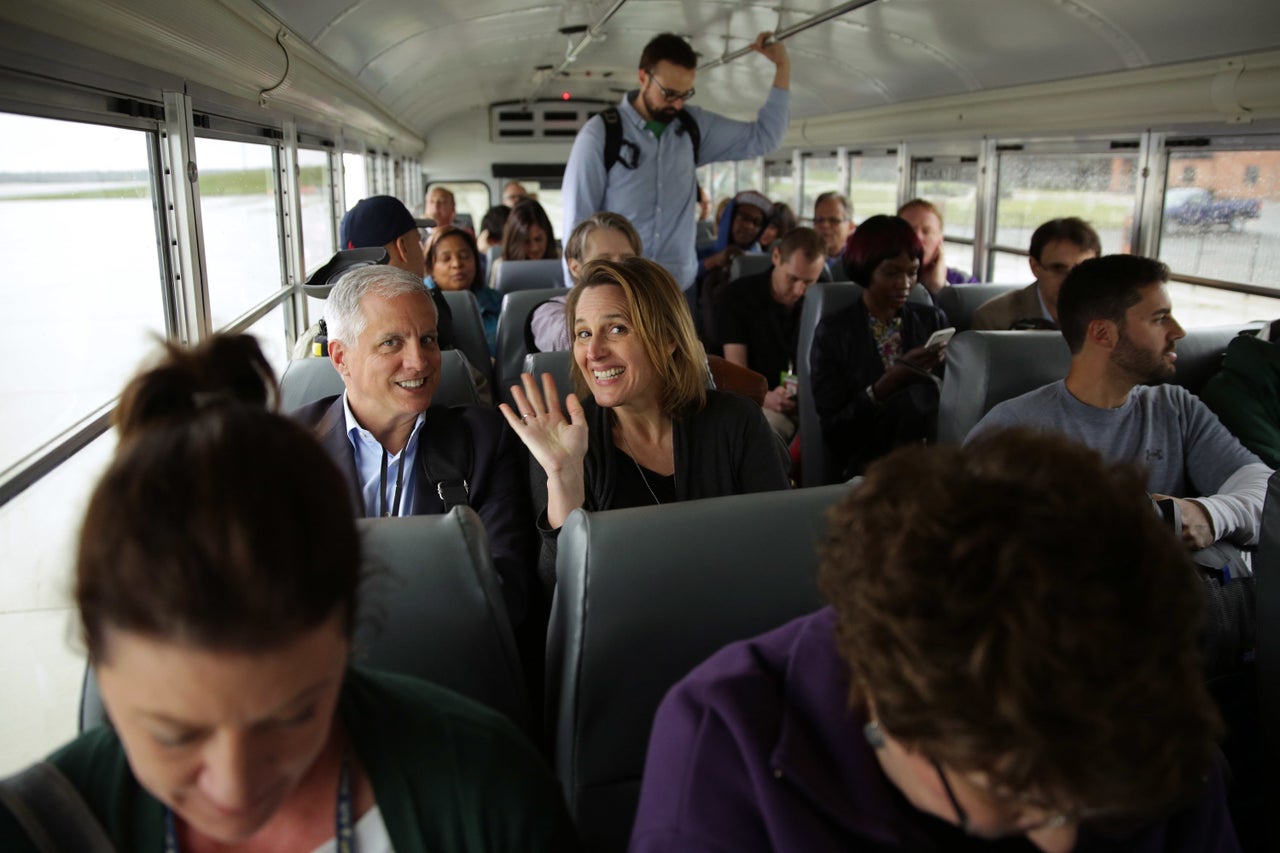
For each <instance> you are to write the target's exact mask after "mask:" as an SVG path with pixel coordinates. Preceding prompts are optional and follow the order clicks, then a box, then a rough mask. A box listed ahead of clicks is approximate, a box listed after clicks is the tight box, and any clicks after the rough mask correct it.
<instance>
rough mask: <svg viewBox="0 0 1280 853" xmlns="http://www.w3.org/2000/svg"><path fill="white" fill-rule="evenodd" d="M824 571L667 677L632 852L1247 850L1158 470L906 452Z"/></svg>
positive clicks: (845, 527) (870, 482) (855, 498)
mask: <svg viewBox="0 0 1280 853" xmlns="http://www.w3.org/2000/svg"><path fill="white" fill-rule="evenodd" d="M1180 567H1185V570H1184V571H1179V569H1180ZM819 583H820V586H821V589H822V591H823V594H824V596H825V597H826V599H827V600H828V601H829V602H830V606H829V607H827V608H826V609H824V610H820V611H818V612H817V613H814V614H812V615H810V616H806V617H802V618H800V619H797V620H795V621H793V622H791V623H789V624H787V625H784V626H783V627H781V628H778V629H777V630H775V631H772V632H771V633H768V634H764V635H763V636H760V637H756V638H755V639H752V640H748V641H745V642H739V643H734V644H732V645H730V646H727V647H725V648H724V649H722V650H721V651H719V652H717V653H716V654H715V655H713V656H712V657H711V658H710V659H709V660H707V661H706V662H705V663H703V664H702V665H701V666H699V667H698V668H696V669H695V670H694V671H693V672H692V673H690V675H688V676H687V677H686V678H685V679H684V680H683V681H681V682H680V683H679V684H677V685H676V686H675V687H674V688H673V689H672V690H671V692H670V693H668V694H667V697H666V698H665V699H664V700H663V702H662V705H661V707H660V708H659V710H658V713H657V716H656V718H655V720H654V725H653V733H652V736H651V739H650V742H649V752H648V758H647V761H646V764H645V774H644V782H643V785H642V790H641V796H640V805H639V812H638V816H637V818H636V823H635V829H634V832H633V835H632V839H631V842H632V843H631V850H632V851H636V853H648V851H666V853H680V851H705V850H709V849H716V850H734V851H739V853H749V851H765V850H852V851H862V850H865V851H872V850H874V851H891V850H903V851H925V852H926V853H927V851H954V850H973V851H988V850H989V851H1024V850H1025V851H1032V853H1034V851H1046V853H1066V851H1080V853H1087V852H1088V851H1119V850H1124V851H1139V853H1156V851H1163V853H1173V851H1185V853H1192V851H1196V853H1201V851H1235V850H1238V849H1239V848H1238V845H1237V842H1236V837H1235V833H1234V830H1233V828H1232V825H1231V820H1230V817H1229V816H1228V814H1227V809H1226V803H1225V796H1224V783H1223V777H1222V773H1221V771H1220V769H1219V768H1218V766H1217V765H1216V764H1215V746H1214V741H1215V738H1216V737H1217V736H1218V735H1219V733H1220V731H1221V723H1220V722H1219V719H1218V715H1217V712H1216V711H1215V709H1214V707H1213V704H1212V702H1211V701H1210V699H1209V696H1208V694H1207V692H1206V690H1205V687H1204V685H1203V683H1202V681H1201V677H1202V676H1201V664H1200V655H1199V651H1198V648H1199V647H1198V642H1197V634H1198V632H1199V628H1200V606H1199V593H1198V590H1197V583H1198V581H1197V579H1196V576H1195V575H1194V573H1193V572H1192V571H1191V567H1190V565H1189V564H1188V563H1187V562H1186V555H1185V553H1184V552H1183V549H1182V547H1181V545H1180V544H1179V543H1178V541H1177V540H1176V539H1175V537H1174V536H1173V535H1172V534H1171V533H1170V532H1169V531H1168V530H1167V529H1165V528H1164V527H1163V526H1162V524H1161V522H1160V520H1159V518H1158V517H1157V515H1156V513H1154V512H1153V511H1152V509H1151V501H1150V499H1149V498H1148V496H1147V494H1146V491H1145V478H1144V477H1143V476H1142V475H1141V474H1140V473H1139V472H1138V471H1136V470H1133V469H1128V468H1123V469H1120V470H1116V469H1114V468H1112V467H1110V466H1108V465H1106V464H1105V463H1104V462H1103V461H1102V459H1101V457H1099V456H1098V455H1097V454H1096V453H1094V452H1093V451H1092V450H1089V449H1087V448H1084V447H1082V446H1079V445H1075V444H1072V443H1070V442H1069V441H1068V440H1067V439H1065V438H1062V437H1058V436H1051V435H1046V434H1041V433H1033V432H1030V431H1022V432H1018V431H1012V432H1006V433H998V434H993V435H991V436H985V437H983V438H981V439H979V440H978V441H976V442H974V443H973V444H971V445H969V446H967V447H965V448H962V449H960V448H954V447H935V448H903V449H900V450H898V451H896V452H895V453H893V454H892V455H891V456H889V457H887V458H885V459H882V460H880V461H878V462H876V463H873V464H872V466H871V467H870V468H869V469H868V470H867V474H866V478H865V479H864V480H863V482H862V483H861V485H859V486H856V487H854V488H853V490H852V491H851V492H850V493H849V495H848V496H847V497H846V498H845V499H844V500H843V501H842V502H841V503H840V504H838V505H837V506H836V507H835V508H834V509H832V510H831V511H830V513H829V514H828V533H827V538H826V544H825V546H824V548H823V553H822V564H821V570H820V575H819ZM711 839H714V841H715V844H714V845H712V844H710V843H709V840H711Z"/></svg>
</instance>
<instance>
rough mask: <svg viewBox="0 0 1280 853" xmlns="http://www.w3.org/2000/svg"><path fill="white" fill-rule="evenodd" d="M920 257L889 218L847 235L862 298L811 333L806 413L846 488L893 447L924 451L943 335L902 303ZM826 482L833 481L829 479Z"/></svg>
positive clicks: (937, 318)
mask: <svg viewBox="0 0 1280 853" xmlns="http://www.w3.org/2000/svg"><path fill="white" fill-rule="evenodd" d="M923 257H924V247H923V246H922V245H921V244H920V240H919V238H918V237H916V234H915V231H914V230H913V229H912V228H911V226H910V225H909V224H908V223H907V222H906V220H904V219H901V218H899V217H897V216H873V217H871V218H870V219H868V220H866V221H865V222H863V223H862V224H861V225H859V226H858V228H857V230H856V231H854V232H853V233H852V234H850V235H849V241H848V242H847V243H846V244H845V249H844V267H845V270H846V271H847V272H848V274H849V277H850V278H851V279H852V280H853V281H854V283H856V284H859V285H861V286H862V292H861V294H860V296H859V298H858V300H857V302H855V303H854V304H853V305H851V306H850V307H848V308H846V309H844V310H843V311H838V312H836V313H834V314H830V315H828V316H826V317H824V318H823V320H822V322H821V323H819V324H818V328H817V330H816V331H815V332H814V336H813V349H812V350H811V351H810V356H809V362H810V371H811V374H812V382H811V386H812V389H813V403H814V406H815V407H816V408H817V410H818V419H819V421H820V422H821V424H822V438H823V441H824V442H825V443H826V446H827V455H828V457H829V458H830V459H832V460H833V465H832V466H831V467H832V469H833V470H832V471H831V472H830V473H831V474H835V475H839V477H840V478H844V479H847V478H848V477H852V476H855V475H857V474H860V473H861V472H862V469H863V468H865V467H866V466H867V464H868V463H869V462H871V461H872V460H873V459H876V458H878V457H880V456H883V455H884V454H885V453H886V452H888V451H889V450H890V449H891V448H893V447H895V446H897V445H899V444H908V443H912V442H919V441H931V440H932V439H933V437H934V434H935V432H936V428H937V415H938V385H937V382H936V381H935V380H934V377H933V375H932V374H933V373H934V371H937V370H938V369H939V368H940V367H941V365H942V361H943V356H944V351H945V347H946V344H945V340H942V338H943V337H944V336H939V338H935V339H933V341H932V343H930V338H931V336H932V335H933V334H934V333H935V332H938V331H939V330H941V329H942V328H943V327H945V326H946V325H947V317H946V315H945V314H943V313H942V311H940V310H938V309H937V308H935V307H934V306H933V305H932V304H924V303H920V304H917V303H915V302H909V301H908V297H909V296H910V294H911V291H912V288H914V287H915V286H916V281H917V278H918V276H919V273H920V263H921V260H922V259H923ZM828 479H836V477H833V476H829V477H828Z"/></svg>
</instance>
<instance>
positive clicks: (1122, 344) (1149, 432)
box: [969, 255, 1271, 549]
mask: <svg viewBox="0 0 1280 853" xmlns="http://www.w3.org/2000/svg"><path fill="white" fill-rule="evenodd" d="M1168 280H1169V269H1168V267H1166V266H1165V265H1164V264H1162V263H1160V262H1159V261H1155V260H1151V259H1149V258H1141V257H1136V256H1131V255H1109V256H1107V257H1103V258H1095V259H1093V260H1087V261H1085V262H1084V263H1082V264H1080V265H1079V266H1077V267H1076V268H1075V269H1074V270H1072V272H1071V273H1070V275H1069V276H1068V277H1067V279H1066V281H1065V282H1064V283H1063V285H1062V290H1061V293H1060V294H1059V297H1058V320H1059V323H1060V326H1061V328H1062V335H1063V337H1064V338H1066V341H1067V345H1068V346H1069V347H1070V349H1071V369H1070V371H1069V372H1068V373H1067V378H1066V379H1065V380H1062V381H1059V382H1054V383H1052V384H1050V385H1046V386H1045V387H1043V388H1039V389H1037V390H1035V391H1031V392H1029V393H1027V394H1023V395H1022V396H1020V397H1015V398H1014V399H1012V400H1006V401H1005V402H1003V403H1001V404H999V405H997V406H996V407H994V408H993V409H992V410H991V411H990V412H988V413H987V415H986V417H984V418H983V419H982V420H981V421H980V422H979V423H978V425H977V426H976V427H974V429H973V431H972V432H971V433H970V435H969V439H970V440H972V438H973V437H974V436H976V435H978V434H980V433H983V432H987V431H990V430H992V429H998V428H1000V427H1009V426H1017V425H1021V426H1034V427H1039V428H1042V429H1046V430H1054V431H1058V432H1062V433H1065V434H1066V435H1068V436H1070V437H1072V438H1074V439H1076V440H1077V441H1080V442H1082V443H1083V444H1087V445H1088V446H1090V447H1092V448H1093V449H1095V450H1097V451H1098V452H1099V453H1101V454H1102V455H1103V456H1104V457H1105V458H1107V459H1109V460H1112V461H1114V462H1130V463H1136V464H1138V465H1140V466H1142V467H1144V468H1146V470H1147V472H1148V476H1147V488H1148V489H1149V491H1150V492H1151V493H1152V495H1153V496H1154V497H1157V498H1162V497H1172V498H1174V499H1175V500H1176V502H1177V503H1178V506H1179V509H1180V510H1181V514H1182V537H1183V540H1184V542H1185V543H1186V544H1187V546H1188V547H1190V548H1193V549H1199V548H1205V547H1207V546H1209V545H1211V544H1213V543H1214V542H1216V541H1218V540H1220V539H1226V540H1229V541H1231V542H1234V543H1236V544H1238V545H1248V544H1253V543H1256V542H1257V541H1258V533H1259V530H1260V525H1261V520H1262V504H1263V499H1264V498H1265V496H1266V490H1267V478H1268V477H1269V476H1270V475H1271V469H1270V468H1268V467H1267V466H1266V465H1265V464H1263V462H1262V461H1261V460H1260V459H1258V457H1257V456H1255V455H1254V454H1252V453H1250V452H1249V451H1248V450H1246V449H1245V448H1244V447H1243V446H1242V445H1241V444H1240V442H1239V441H1238V440H1237V439H1236V438H1235V436H1233V435H1232V434H1231V433H1230V432H1228V431H1227V429H1226V428H1225V427H1224V426H1223V425H1222V424H1221V422H1219V420H1218V418H1217V416H1215V415H1214V414H1213V413H1212V412H1211V411H1209V409H1208V407H1206V406H1205V405H1204V404H1203V403H1201V402H1200V400H1199V398H1197V397H1196V396H1194V395H1193V394H1191V393H1190V392H1188V391H1187V390H1186V389H1185V388H1182V387H1180V386H1177V385H1169V384H1156V385H1151V384H1148V383H1161V382H1164V381H1165V380H1168V379H1169V378H1171V377H1172V376H1173V375H1174V371H1175V370H1176V365H1177V358H1178V355H1177V352H1176V351H1175V344H1176V342H1177V341H1178V339H1179V338H1182V337H1184V336H1185V332H1183V330H1182V327H1181V326H1179V325H1178V321H1177V320H1175V319H1174V318H1173V312H1172V308H1171V305H1170V302H1169V295H1168V293H1167V292H1166V291H1165V288H1164V284H1165V282H1167V281H1168ZM1032 461H1033V460H1028V462H1032Z"/></svg>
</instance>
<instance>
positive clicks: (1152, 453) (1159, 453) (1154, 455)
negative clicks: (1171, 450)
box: [1147, 448, 1164, 462]
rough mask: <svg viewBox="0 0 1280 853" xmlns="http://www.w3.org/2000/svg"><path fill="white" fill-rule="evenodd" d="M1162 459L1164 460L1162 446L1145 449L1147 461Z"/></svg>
mask: <svg viewBox="0 0 1280 853" xmlns="http://www.w3.org/2000/svg"><path fill="white" fill-rule="evenodd" d="M1163 460H1164V450H1163V449H1162V448H1161V449H1156V450H1148V451H1147V461H1148V462H1160V461H1163Z"/></svg>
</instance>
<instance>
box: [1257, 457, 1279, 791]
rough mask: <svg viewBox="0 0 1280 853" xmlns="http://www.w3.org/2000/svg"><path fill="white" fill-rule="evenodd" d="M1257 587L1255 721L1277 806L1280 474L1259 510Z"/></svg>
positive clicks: (1272, 476) (1276, 476) (1268, 484)
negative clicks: (1260, 530)
mask: <svg viewBox="0 0 1280 853" xmlns="http://www.w3.org/2000/svg"><path fill="white" fill-rule="evenodd" d="M1253 574H1254V582H1255V583H1256V585H1257V589H1256V591H1257V607H1258V611H1257V626H1258V649H1257V657H1256V659H1255V660H1256V664H1257V676H1258V712H1259V713H1258V720H1259V722H1260V724H1261V726H1262V740H1263V744H1262V746H1263V748H1264V749H1265V750H1266V754H1267V759H1266V762H1265V766H1266V767H1268V768H1270V770H1269V772H1268V773H1267V774H1266V776H1267V777H1269V779H1268V782H1269V784H1270V785H1271V791H1270V799H1269V802H1273V803H1275V802H1280V799H1277V797H1280V773H1277V772H1276V770H1277V768H1280V472H1277V473H1275V474H1272V475H1271V479H1270V481H1268V483H1267V499H1266V503H1265V504H1264V506H1263V510H1262V536H1261V538H1260V539H1259V541H1258V551H1257V553H1256V554H1254V557H1253Z"/></svg>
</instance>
